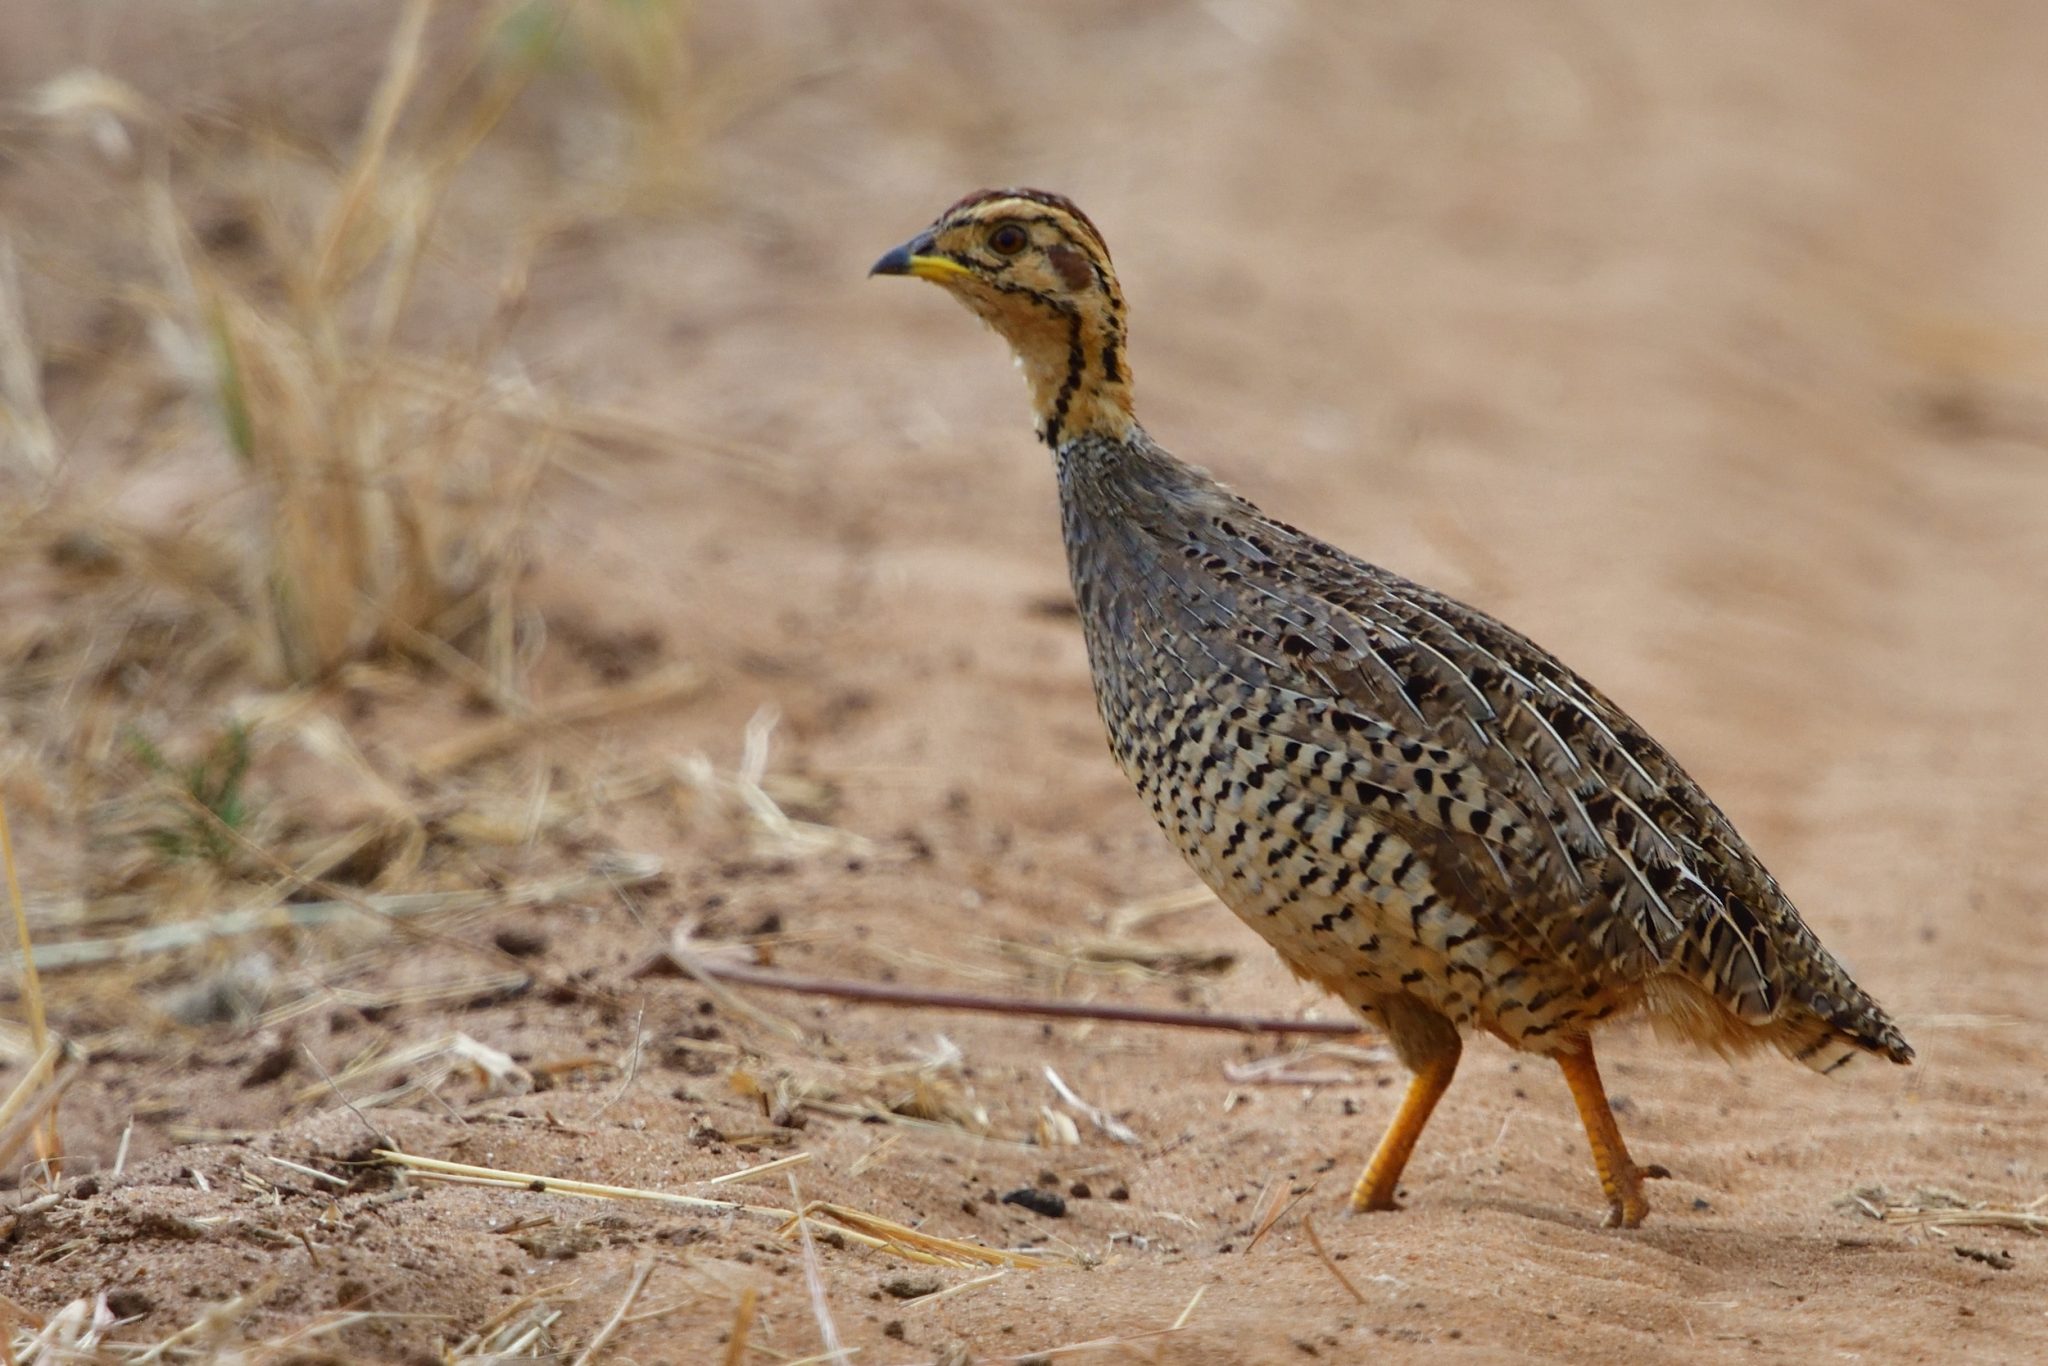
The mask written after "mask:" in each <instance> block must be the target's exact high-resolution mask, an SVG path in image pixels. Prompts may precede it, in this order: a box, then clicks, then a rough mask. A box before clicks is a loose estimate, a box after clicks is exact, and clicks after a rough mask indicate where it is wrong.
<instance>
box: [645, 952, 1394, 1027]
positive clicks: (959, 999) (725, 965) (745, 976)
mask: <svg viewBox="0 0 2048 1366" xmlns="http://www.w3.org/2000/svg"><path fill="white" fill-rule="evenodd" d="M663 957H664V958H665V959H666V960H667V961H668V962H669V963H672V964H674V966H676V967H678V968H680V969H682V970H683V971H684V972H685V973H687V974H688V975H690V976H692V977H715V978H717V979H718V980H720V981H723V982H734V983H738V984H739V985H742V986H750V987H763V988H765V989H767V990H769V991H787V992H794V993H796V994H797V995H800V996H830V997H834V998H836V999H838V1000H842V1001H866V1002H869V1003H870V1004H874V1005H894V1006H918V1007H922V1008H924V1009H927V1010H969V1011H976V1012H979V1013H982V1014H986V1015H1027V1016H1037V1017H1041V1018H1045V1019H1054V1020H1113V1021H1118V1022H1121V1023H1124V1024H1145V1025H1167V1026H1171V1027H1174V1028H1178V1029H1221V1030H1228V1031H1230V1032H1232V1033H1235V1034H1328V1035H1342V1036H1345V1037H1351V1036H1355V1035H1358V1034H1362V1033H1364V1032H1365V1030H1364V1027H1363V1026H1362V1025H1359V1024H1357V1023H1354V1022H1351V1021H1346V1020H1276V1019H1270V1018H1267V1017H1264V1016H1258V1015H1211V1014H1205V1013H1202V1012H1199V1011H1188V1010H1157V1009H1153V1008H1151V1007H1148V1006H1117V1005H1096V1004H1091V1003H1088V1002H1082V1001H1034V1000H1026V999H1021V998H1018V997H1014V996H983V995H981V994H979V993H977V992H969V991H933V990H928V989H925V988H920V987H892V986H882V985H880V984H878V983H874V982H855V981H850V980H846V979H843V978H832V977H794V976H790V975H789V974H787V973H780V972H775V971H772V970H770V969H767V968H757V967H754V966H752V965H751V964H746V963H735V962H731V961H729V960H725V959H717V958H710V957H703V956H699V955H696V954H691V955H687V956H685V955H680V954H677V953H676V952H674V951H673V950H671V951H670V952H669V953H667V954H665V955H663Z"/></svg>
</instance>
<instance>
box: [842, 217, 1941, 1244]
mask: <svg viewBox="0 0 2048 1366" xmlns="http://www.w3.org/2000/svg"><path fill="white" fill-rule="evenodd" d="M869 274H870V275H871V276H872V275H885V276H910V277H914V278H917V279H922V280H926V281H930V282H932V283H935V284H937V285H939V286H941V287H942V288H944V289H945V290H946V291H947V292H948V293H950V294H951V295H952V296H953V297H954V298H955V299H957V300H958V301H959V302H961V303H962V304H964V305H966V307H967V308H968V310H969V311H971V312H972V313H974V314H976V315H977V316H978V317H980V318H981V320H982V321H983V322H984V323H986V324H987V325H988V326H989V327H990V328H992V329H993V330H994V331H995V332H997V333H998V334H999V335H1000V336H1001V337H1002V338H1003V339H1004V340H1005V341H1007V342H1008V343H1009V345H1010V348H1011V350H1012V351H1013V352H1014V353H1015V359H1016V362H1017V365H1018V367H1019V368H1020V369H1021V370H1022V371H1023V375H1024V379H1025V382H1026V385H1027V387H1028V389H1029V391H1030V399H1031V405H1032V409H1033V411H1034V413H1035V416H1036V430H1037V434H1038V438H1039V440H1040V441H1042V442H1043V443H1044V444H1045V445H1046V446H1047V447H1049V448H1050V450H1051V453H1052V458H1053V464H1054V469H1055V473H1056V477H1057V481H1058V486H1059V503H1060V518H1061V526H1062V531H1063V534H1064V539H1065V543H1066V552H1067V561H1068V569H1069V572H1070V574H1071V577H1072V581H1073V589H1074V595H1075V601H1076V603H1077V605H1078V608H1079V616H1080V621H1081V627H1082V632H1083V635H1084V636H1085V639H1086V644H1087V654H1088V662H1089V671H1090V673H1091V675H1092V679H1093V683H1094V691H1095V696H1096V701H1097V704H1098V707H1099V710H1100V712H1101V715H1102V720H1103V722H1104V725H1105V727H1106V728H1107V730H1108V734H1109V746H1110V750H1111V752H1112V754H1113V755H1114V756H1115V758H1116V760H1117V761H1118V763H1119V764H1120V765H1121V766H1122V768H1123V770H1124V772H1125V774H1126V775H1128V776H1129V778H1130V780H1131V781H1132V783H1133V784H1135V786H1136V787H1137V790H1138V792H1139V794H1140V796H1141V797H1142V798H1143V799H1144V800H1145V801H1146V802H1147V803H1149V805H1150V806H1151V809H1152V814H1153V816H1154V818H1155V819H1156V820H1157V822H1158V824H1159V826H1160V828H1161V829H1162V830H1163V831H1164V832H1165V833H1166V835H1167V836H1168V837H1169V838H1170V839H1171V840H1172V842H1173V843H1174V844H1175V845H1177V846H1178V847H1179V849H1180V851H1181V853H1182V854H1183V855H1184V856H1185V857H1186V859H1187V861H1188V862H1189V863H1190V864H1191V865H1192V866H1193V868H1194V869H1195V871H1196V873H1197V874H1198V875H1199V876H1200V877H1201V879H1202V880H1203V882H1205V883H1206V884H1207V885H1208V886H1209V888H1210V889H1211V890H1212V891H1213V892H1214V893H1215V894H1216V896H1217V898H1218V899H1219V900H1221V901H1222V902H1223V903H1224V904H1225V905H1226V906H1228V907H1229V908H1230V909H1231V910H1232V911H1234V912H1235V913H1236V914H1237V915H1238V917H1239V918H1241V919H1242V920H1243V921H1245V922H1246V923H1247V924H1248V925H1249V926H1250V927H1251V928H1252V929H1253V930H1255V931H1256V932H1257V933H1258V934H1259V935H1260V936H1261V937H1263V938H1264V939H1265V940H1266V941H1267V943H1269V944H1270V945H1271V946H1272V947H1273V948H1274V949H1275V950H1277V951H1278V952H1279V955H1280V957H1281V958H1282V959H1283V960H1284V962H1285V963H1286V965H1287V966H1288V967H1289V968H1291V969H1292V970H1293V972H1294V973H1295V974H1296V975H1297V976H1298V977H1301V978H1303V979H1305V980H1308V981H1311V982H1314V983H1316V984H1319V985H1320V986H1322V987H1323V988H1325V989H1326V990H1327V991H1329V992H1330V993H1332V994H1334V995H1335V996H1337V997H1338V998H1339V999H1340V1000H1342V1001H1343V1002H1344V1003H1345V1004H1346V1005H1348V1006H1349V1007H1350V1008H1351V1009H1352V1010H1353V1011H1355V1012H1356V1013H1357V1014H1358V1015H1359V1016H1360V1017H1361V1018H1362V1019H1363V1020H1364V1021H1365V1022H1366V1023H1368V1024H1370V1025H1371V1026H1373V1027H1374V1028H1375V1029H1377V1030H1378V1031H1379V1032H1380V1033H1381V1034H1383V1035H1384V1037H1385V1038H1386V1040H1387V1042H1388V1043H1389V1044H1390V1045H1391V1047H1392V1050H1393V1052H1394V1054H1395V1056H1396V1057H1397V1058H1398V1059H1399V1060H1400V1062H1401V1063H1402V1064H1403V1065H1404V1066H1405V1067H1406V1068H1407V1070H1408V1071H1409V1072H1410V1073H1411V1077H1410V1080H1409V1083H1408V1087H1407V1090H1406V1092H1405V1094H1404V1096H1403V1098H1402V1100H1401V1102H1400V1105H1399V1107H1398V1109H1397V1110H1396V1112H1395V1114H1394V1116H1393V1117H1392V1119H1391V1121H1390V1122H1389V1124H1388V1126H1387V1129H1386V1131H1385V1134H1384V1136H1383V1137H1382V1138H1381V1140H1380V1142H1379V1144H1378V1146H1377V1147H1376V1148H1375V1150H1374V1152H1373V1154H1372V1157H1371V1160H1370V1161H1369V1162H1368V1163H1367V1165H1366V1167H1365V1170H1364V1172H1363V1173H1362V1174H1361V1175H1360V1177H1359V1178H1358V1181H1357V1183H1356V1185H1355V1186H1354V1187H1353V1189H1352V1192H1351V1205H1352V1207H1353V1208H1354V1209H1355V1210H1359V1211H1375V1210H1391V1209H1394V1208H1396V1207H1397V1201H1396V1196H1397V1194H1398V1193H1399V1186H1400V1180H1401V1176H1402V1173H1403V1171H1404V1170H1405V1168H1406V1166H1407V1163H1408V1160H1409V1156H1410V1154H1411V1153H1412V1152H1413V1151H1414V1148H1415V1144H1416V1141H1417V1139H1418V1138H1419V1137H1420V1136H1421V1134H1422V1132H1423V1129H1424V1127H1425V1126H1426V1125H1427V1123H1428V1121H1429V1117H1430V1114H1431V1112H1432V1111H1433V1110H1434V1109H1435V1107H1436V1104H1437V1102H1438V1100H1440V1099H1441V1098H1442V1096H1443V1094H1444V1092H1445V1090H1446V1089H1447V1088H1448V1087H1449V1086H1450V1084H1451V1079H1452V1076H1453V1074H1454V1073H1455V1072H1456V1070H1457V1067H1458V1062H1459V1059H1460V1057H1461V1056H1462V1052H1463V1047H1464V1039H1465V1037H1466V1036H1467V1035H1470V1034H1476V1033H1479V1032H1484V1033H1487V1034H1491V1035H1493V1036H1495V1037H1496V1038H1498V1039H1500V1040H1501V1041H1502V1042H1504V1043H1506V1044H1507V1045H1508V1046H1509V1047H1511V1048H1513V1049H1516V1050H1520V1051H1523V1052H1527V1053H1533V1054H1541V1055H1546V1056H1548V1057H1550V1058H1552V1059H1554V1060H1555V1061H1556V1063H1557V1065H1558V1068H1559V1070H1560V1071H1561V1072H1562V1073H1563V1076H1564V1080H1565V1083H1566V1085H1567V1087H1568V1088H1569V1090H1570V1092H1571V1095H1572V1098H1573V1100H1574V1102H1575V1104H1576V1108H1577V1110H1578V1114H1579V1119H1580V1121H1581V1123H1582V1125H1583V1127H1584V1129H1585V1132H1586V1138H1587V1141H1588V1143H1589V1145H1590V1146H1591V1149H1592V1156H1593V1164H1594V1168H1595V1170H1596V1172H1597V1174H1598V1176H1599V1179H1600V1186H1601V1190H1602V1192H1603V1194H1604V1195H1605V1197H1606V1200H1607V1212H1606V1220H1605V1222H1606V1224H1607V1226H1609V1227H1620V1228H1634V1227H1636V1226H1638V1225H1640V1224H1641V1223H1642V1221H1643V1219H1644V1217H1645V1216H1646V1215H1647V1214H1648V1212H1649V1201H1648V1199H1647V1197H1646V1195H1645V1193H1644V1181H1645V1178H1646V1177H1653V1176H1662V1175H1666V1174H1667V1173H1665V1172H1664V1170H1663V1169H1662V1168H1661V1167H1649V1168H1645V1167H1640V1166H1638V1165H1637V1164H1636V1162H1635V1161H1634V1160H1633V1159H1632V1158H1631V1157H1630V1155H1629V1151H1628V1147H1627V1145H1626V1143H1625V1142H1624V1141H1623V1138H1622V1134H1621V1130H1620V1128H1619V1127H1618V1126H1617V1125H1616V1123H1615V1119H1614V1113H1613V1108H1612V1106H1611V1105H1610V1104H1609V1102H1608V1099H1607V1095H1606V1091H1605V1089H1604V1086H1603V1084H1602V1081H1601V1078H1600V1071H1599V1067H1598V1065H1597V1063H1596V1062H1595V1059H1594V1053H1593V1032H1594V1030H1595V1028H1596V1027H1597V1026H1600V1025H1603V1024H1605V1023H1606V1022H1609V1021H1612V1020H1615V1019H1618V1018H1621V1017H1624V1016H1629V1015H1636V1014H1640V1015H1643V1016H1646V1017H1647V1018H1648V1020H1649V1022H1650V1024H1651V1025H1652V1026H1653V1028H1654V1029H1655V1030H1656V1032H1657V1033H1659V1034H1660V1035H1663V1036H1666V1037H1670V1038H1675V1039H1676V1040H1679V1041H1682V1042H1689V1043H1692V1044H1695V1045H1698V1046H1701V1047H1704V1048H1707V1049H1709V1050H1713V1051H1715V1052H1718V1053H1720V1054H1722V1055H1724V1056H1729V1057H1733V1056H1735V1055H1740V1054H1745V1053H1749V1052H1751V1051H1754V1050H1756V1049H1758V1048H1762V1047H1766V1046H1769V1047H1775V1048H1777V1049H1778V1050H1779V1051H1781V1052H1783V1053H1784V1054H1786V1055H1787V1056H1789V1057H1791V1058H1793V1059H1795V1060H1797V1061H1798V1062H1801V1063H1804V1064H1806V1065H1807V1066H1808V1067H1810V1068H1812V1069H1814V1070H1816V1071H1818V1072H1822V1073H1832V1072H1835V1071H1836V1070H1838V1069H1839V1068H1840V1067H1842V1066H1843V1065H1844V1064H1845V1063H1847V1062H1849V1061H1850V1060H1851V1059H1853V1058H1855V1057H1857V1056H1859V1055H1861V1054H1864V1053H1870V1054H1876V1055H1878V1056H1881V1057H1885V1058H1889V1059H1890V1060H1891V1061H1893V1062H1896V1063H1908V1062H1910V1061H1911V1060H1912V1058H1913V1050H1912V1048H1911V1047H1910V1046H1908V1044H1907V1043H1906V1041H1905V1039H1904V1038H1903V1037H1902V1036H1901V1034H1900V1032H1899V1030H1898V1028H1897V1027H1896V1026H1895V1025H1894V1023H1893V1022H1892V1020H1891V1019H1890V1018H1889V1017H1888V1016H1887V1015H1886V1013H1885V1012H1884V1010H1883V1009H1882V1008H1881V1007H1880V1006H1879V1005H1878V1004H1877V1002H1876V1001H1875V1000H1873V999H1872V998H1871V997H1870V996H1869V995H1868V994H1866V993H1865V992H1864V990H1863V989H1862V988H1861V987H1859V986H1857V984H1856V983H1855V981H1854V980H1852V978H1851V977H1850V975H1849V973H1848V971H1847V970H1846V969H1845V968H1844V967H1843V966H1842V964H1841V963H1840V962H1839V961H1837V960H1836V959H1835V958H1834V957H1833V956H1832V955H1831V954H1830V953H1829V952H1828V951H1827V949H1825V948H1824V947H1822V945H1821V943H1820V941H1819V939H1818V938H1817V937H1816V936H1815V935H1814V933H1813V931H1812V930H1810V929H1809V928H1808V927H1807V926H1806V924H1805V922H1804V921H1803V920H1801V918H1800V916H1799V912H1798V911H1797V910H1796V909H1795V908H1794V906H1793V904H1792V902H1791V901H1790V900H1789V899H1788V898H1787V896H1786V895H1785V893H1784V892H1783V891H1782V890H1781V889H1780V888H1779V885H1778V883H1777V881H1776V879H1774V878H1773V877H1772V876H1771V874H1770V872H1769V871H1767V870H1766V869H1765V867H1764V865H1763V863H1762V862H1761V861H1760V860H1759V859H1758V857H1757V855H1756V854H1755V853H1754V852H1752V851H1751V849H1750V847H1749V845H1748V844H1747V843H1745V842H1744V841H1743V839H1742V837H1741V836H1740V835H1739V834H1737V833H1736V831H1735V828H1734V827H1733V826H1732V825H1731V824H1730V823H1729V821H1728V818H1727V817H1726V816H1725V815H1723V814H1722V812H1721V809H1720V808H1719V807H1718V806H1716V805H1715V804H1714V802H1713V801H1712V800H1711V799H1710V798H1709V797H1708V796H1707V794H1706V793H1705V792H1704V791H1702V790H1701V788H1700V786H1699V785H1698V784H1697V783H1696V782H1694V781H1693V779H1692V778H1691V777H1689V776H1688V775H1687V774H1686V772H1685V770H1684V769H1683V768H1681V767H1680V766H1679V763H1678V761H1677V760H1676V759H1674V758H1673V757H1672V756H1671V754H1670V753H1669V752H1668V751H1667V750H1666V749H1665V748H1664V746H1663V745H1661V744H1659V743H1658V742H1657V741H1656V740H1654V739H1652V738H1651V737H1650V736H1649V734H1648V733H1646V732H1645V731H1644V730H1643V728H1642V727H1641V726H1639V725H1638V724H1636V722H1635V721H1633V720H1632V719H1630V717H1629V716H1628V715H1627V714H1626V713H1625V712H1623V711H1622V709H1621V708H1620V707H1619V706H1617V705H1616V704H1615V703H1614V702H1612V701H1610V700H1609V699H1608V698H1607V696H1606V695H1605V694H1604V693H1602V692H1601V691H1599V690H1598V689H1597V688H1595V687H1594V686H1593V685H1592V684H1591V683H1589V682H1587V681H1586V680H1585V679H1584V678H1582V677H1581V676H1580V675H1579V674H1577V673H1576V672H1574V671H1573V670H1572V669H1571V668H1569V667H1568V666H1566V665H1565V664H1564V663H1563V662H1561V661H1560V660H1559V659H1557V657H1556V656H1554V655H1553V654H1551V653H1550V652H1549V651H1547V650H1544V649H1543V648H1542V647H1540V646H1538V645H1537V644H1535V643H1534V642H1533V641H1531V640H1530V639H1529V638H1528V637H1527V636H1525V635H1522V634H1521V633H1520V632H1518V631H1516V630H1514V629H1513V628H1511V627H1509V626H1506V625H1504V624H1502V623H1501V622H1499V621H1497V620H1495V619H1494V618H1493V617H1491V616H1489V615H1487V614H1486V613H1485V612H1482V611H1480V610H1478V609H1477V608H1474V607H1470V606H1467V605H1466V604H1465V603H1463V602H1460V601H1458V600H1456V599H1454V598H1452V597H1450V596H1448V595H1447V594H1444V593H1441V592H1437V591H1435V590H1433V589H1430V588H1427V587H1424V586H1423V585H1421V584H1419V583H1415V582H1413V581H1411V580H1409V579H1407V578H1404V577H1402V576H1401V575H1399V574H1396V573H1394V572H1392V571H1390V570H1387V569H1384V568H1381V567H1379V566H1377V565H1374V564H1370V563H1367V562H1366V561H1364V560H1362V559H1359V558H1357V557H1355V556H1352V555H1350V554H1347V553H1346V552H1344V551H1342V550H1340V549H1338V548H1337V547H1335V546H1333V545H1330V544H1329V543H1327V542H1325V541H1322V540H1319V539H1317V538H1316V537H1315V536H1312V535H1310V534H1308V533H1307V532H1304V531H1300V530H1297V529H1296V528H1295V527H1293V526H1290V525H1288V524H1287V523H1285V522H1282V521H1280V520H1278V519H1276V518H1274V517H1271V516H1269V515H1267V514H1266V513H1265V512H1263V511H1261V510H1260V509H1259V508H1258V507H1257V506H1255V505H1254V504H1253V503H1251V502H1250V501H1248V500H1247V499H1245V498H1243V497H1241V496H1239V495H1238V494H1236V493H1234V492H1232V491H1231V490H1229V489H1228V488H1226V487H1224V485H1223V484H1221V483H1220V482H1218V481H1217V480H1216V479H1215V478H1213V477H1212V476H1211V475H1209V474H1208V473H1207V472H1206V471H1204V470H1202V469H1200V468H1197V467H1196V466H1194V465H1192V464H1189V463H1187V462H1185V461H1183V460H1181V459H1179V458H1178V457H1176V456H1174V455H1173V454H1171V453H1170V452H1168V451H1167V450H1166V449H1165V448H1164V447H1163V446H1161V445H1160V444H1159V443H1158V442H1157V441H1155V440H1154V439H1153V438H1152V437H1151V436H1150V435H1149V434H1148V433H1147V432H1146V430H1145V428H1144V427H1143V426H1141V425H1140V424H1139V422H1138V420H1137V417H1136V416H1135V414H1134V410H1133V407H1132V381H1131V364H1130V355H1129V345H1128V339H1129V334H1128V321H1127V320H1128V314H1127V310H1126V307H1125V302H1124V295H1123V291H1122V288H1121V286H1120V285H1119V284H1118V281H1117V276H1116V271H1115V270H1114V268H1113V267H1112V266H1111V264H1110V256H1109V250H1108V248H1107V246H1106V245H1105V244H1104V242H1103V238H1102V234H1101V233H1100V232H1099V231H1098V230H1097V229H1096V227H1095V225H1094V223H1092V222H1091V221H1090V220H1089V218H1088V217H1087V215H1086V214H1084V213H1082V212H1081V210H1080V209H1079V208H1078V207H1076V205H1075V204H1074V203H1073V202H1072V201H1071V200H1069V199H1067V198H1065V197H1064V196H1062V195H1059V194H1054V193H1051V192H1048V191H1043V190H1033V189H997V190H982V191H978V192H976V193H974V194H970V195H968V196H966V197H965V198H963V199H961V200H960V201H959V202H957V203H955V204H954V205H953V206H952V207H950V208H948V209H947V210H945V212H943V213H941V214H940V215H939V216H938V218H937V219H936V220H935V221H934V222H933V223H932V224H931V225H930V226H929V227H927V228H926V229H924V230H923V231H922V232H920V233H918V234H917V235H916V236H914V237H912V238H911V239H910V240H909V241H907V242H905V243H903V244H902V245H900V246H898V247H896V248H894V249H893V250H891V251H889V252H888V253H887V254H885V255H884V256H883V257H882V258H881V259H880V260H879V261H877V262H876V263H875V265H874V267H873V268H872V269H871V270H870V272H869Z"/></svg>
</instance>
